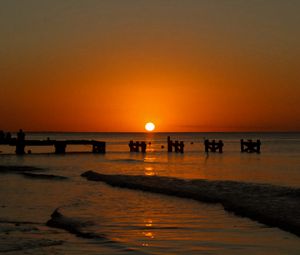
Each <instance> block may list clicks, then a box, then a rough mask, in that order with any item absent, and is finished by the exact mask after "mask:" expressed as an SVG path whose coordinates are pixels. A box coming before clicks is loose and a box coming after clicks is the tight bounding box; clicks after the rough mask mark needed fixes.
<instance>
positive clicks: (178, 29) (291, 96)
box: [0, 0, 300, 131]
mask: <svg viewBox="0 0 300 255" xmlns="http://www.w3.org/2000/svg"><path fill="white" fill-rule="evenodd" d="M299 11H300V1H292V0H290V1H277V0H272V1H271V0H270V1H258V0H257V1H256V0H253V1H239V0H236V1H208V0H207V1H194V0H186V1H164V0H161V1H158V0H157V1H155V0H154V1H146V0H145V1H136V0H130V1H121V0H120V1H117V0H115V1H93V0H90V1H79V0H73V1H38V0H36V1H34V0H28V1H15V0H7V1H5V0H4V1H1V2H0V31H1V32H0V33H1V40H0V116H1V121H0V129H3V130H10V131H14V130H18V129H19V128H23V129H24V130H31V131H46V130H47V131H144V124H145V123H146V122H147V121H153V122H154V123H155V124H156V126H157V129H156V131H300V100H299V96H300V74H299V66H300V47H299V45H300V33H299V28H298V26H299V24H300V16H299Z"/></svg>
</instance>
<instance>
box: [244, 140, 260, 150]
mask: <svg viewBox="0 0 300 255" xmlns="http://www.w3.org/2000/svg"><path fill="white" fill-rule="evenodd" d="M260 145H261V142H260V140H257V141H256V142H254V141H252V140H251V139H249V140H247V141H244V140H243V139H241V152H249V153H253V152H256V153H260Z"/></svg>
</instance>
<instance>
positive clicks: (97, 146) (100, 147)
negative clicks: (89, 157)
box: [92, 141, 106, 153]
mask: <svg viewBox="0 0 300 255" xmlns="http://www.w3.org/2000/svg"><path fill="white" fill-rule="evenodd" d="M93 142H94V143H93V149H92V152H93V153H105V152H106V143H105V142H98V141H93Z"/></svg>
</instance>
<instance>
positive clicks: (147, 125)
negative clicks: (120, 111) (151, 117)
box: [145, 122, 155, 131]
mask: <svg viewBox="0 0 300 255" xmlns="http://www.w3.org/2000/svg"><path fill="white" fill-rule="evenodd" d="M145 129H146V130H147V131H153V130H154V129H155V125H154V124H153V123H152V122H148V123H146V125H145Z"/></svg>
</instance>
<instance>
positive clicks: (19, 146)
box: [16, 129, 25, 155]
mask: <svg viewBox="0 0 300 255" xmlns="http://www.w3.org/2000/svg"><path fill="white" fill-rule="evenodd" d="M16 154H17V155H23V154H25V133H24V132H23V130H22V129H20V131H19V132H18V133H17V140H16Z"/></svg>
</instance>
